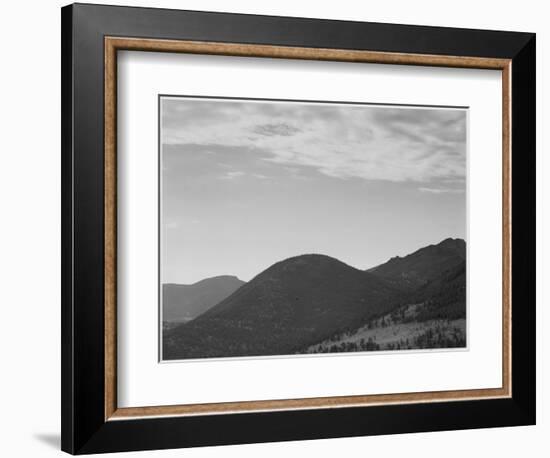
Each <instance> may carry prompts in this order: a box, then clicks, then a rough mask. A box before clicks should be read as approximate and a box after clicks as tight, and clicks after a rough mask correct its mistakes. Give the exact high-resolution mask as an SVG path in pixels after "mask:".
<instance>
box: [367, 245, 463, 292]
mask: <svg viewBox="0 0 550 458" xmlns="http://www.w3.org/2000/svg"><path fill="white" fill-rule="evenodd" d="M465 259H466V242H465V241H464V240H462V239H451V238H448V239H445V240H443V241H442V242H441V243H439V244H437V245H429V246H427V247H424V248H421V249H419V250H417V251H415V252H414V253H412V254H409V255H407V256H404V257H400V256H396V257H393V258H391V259H390V260H389V261H388V262H386V263H384V264H381V265H379V266H376V267H374V268H372V269H368V270H367V272H370V273H372V274H375V275H377V276H379V277H381V278H383V279H385V280H388V281H390V282H391V283H393V284H395V285H400V286H403V287H406V288H412V289H415V288H418V287H420V286H423V285H426V284H428V283H429V282H430V281H432V280H434V279H436V278H437V277H438V276H440V275H441V274H442V273H444V272H446V271H448V270H450V269H454V268H456V267H457V266H459V265H461V264H462V263H464V261H465Z"/></svg>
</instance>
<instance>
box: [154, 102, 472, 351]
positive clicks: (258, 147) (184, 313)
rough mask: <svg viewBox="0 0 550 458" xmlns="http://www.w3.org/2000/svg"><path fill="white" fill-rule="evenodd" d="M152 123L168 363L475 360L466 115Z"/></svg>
mask: <svg viewBox="0 0 550 458" xmlns="http://www.w3.org/2000/svg"><path fill="white" fill-rule="evenodd" d="M159 118H160V119H159V150H160V151H159V154H160V158H159V169H160V206H159V208H160V212H159V213H160V215H159V233H160V259H159V268H160V285H159V291H160V294H159V296H160V298H159V299H160V307H161V310H160V312H161V313H160V317H161V323H160V329H161V346H162V348H161V351H160V353H161V360H166V361H168V360H187V359H200V358H227V357H253V356H286V355H299V354H321V353H331V354H334V353H348V352H376V351H405V350H419V349H430V350H435V349H464V348H466V346H467V313H466V310H467V306H466V297H467V288H466V286H467V285H466V278H467V274H466V272H467V270H466V265H467V260H466V253H467V247H466V246H467V241H466V206H467V193H466V188H467V186H466V158H467V124H468V123H467V119H468V110H467V108H465V107H424V106H396V105H371V104H359V103H334V102H306V101H289V100H287V101H284V100H256V99H228V98H211V97H186V96H163V95H162V96H159Z"/></svg>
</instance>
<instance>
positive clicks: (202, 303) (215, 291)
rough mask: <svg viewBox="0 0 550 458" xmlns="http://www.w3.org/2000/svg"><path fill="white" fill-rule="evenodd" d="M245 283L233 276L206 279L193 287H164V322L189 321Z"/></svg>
mask: <svg viewBox="0 0 550 458" xmlns="http://www.w3.org/2000/svg"><path fill="white" fill-rule="evenodd" d="M244 284H245V282H244V281H242V280H239V279H238V278H237V277H234V276H231V275H222V276H219V277H213V278H206V279H204V280H201V281H199V282H197V283H194V284H192V285H177V284H173V283H166V284H164V285H162V306H163V311H162V318H163V321H187V320H191V319H193V318H195V317H197V316H199V315H200V314H202V313H204V312H206V311H207V310H208V309H210V308H211V307H213V306H214V305H216V304H218V303H220V302H221V301H222V300H224V299H225V298H226V297H228V296H229V295H231V294H232V293H234V292H235V291H236V290H237V289H239V288H240V287H241V286H242V285H244Z"/></svg>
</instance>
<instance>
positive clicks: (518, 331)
mask: <svg viewBox="0 0 550 458" xmlns="http://www.w3.org/2000/svg"><path fill="white" fill-rule="evenodd" d="M106 36H114V37H138V38H152V39H172V40H193V41H201V42H219V43H245V44H255V45H278V46H290V47H309V48H327V49H331V48H334V49H346V50H369V51H377V52H393V53H411V54H427V55H440V56H469V57H484V58H499V59H500V58H502V59H511V63H512V72H511V85H512V90H511V98H512V99H511V107H512V110H511V126H512V127H511V142H512V146H511V151H512V165H511V170H512V178H511V179H512V186H511V206H512V209H513V211H512V217H511V218H512V228H513V230H512V239H511V240H512V244H511V260H512V261H511V262H512V267H511V271H512V274H511V275H512V303H513V304H514V307H513V314H512V321H511V324H512V336H513V339H512V351H511V367H512V396H511V397H509V398H506V399H484V400H464V401H460V402H429V403H406V404H393V405H375V406H367V407H343V408H336V409H334V408H332V409H331V408H323V409H311V410H287V411H270V412H253V413H237V414H222V415H196V416H173V417H151V418H143V419H129V420H125V419H117V420H114V421H106V419H105V364H104V362H105V359H104V357H105V324H104V300H105V297H104V294H105V292H104V281H105V277H104V276H105V273H104V243H105V242H104V225H105V214H104V154H103V152H104V135H105V132H104V62H105V55H104V37H106ZM61 38H62V39H61V47H62V49H61V50H62V68H61V70H62V72H61V73H62V164H61V168H62V323H61V325H62V335H61V339H62V386H61V393H62V406H61V413H62V436H61V442H62V449H63V450H64V451H66V452H69V453H72V454H85V453H100V452H116V451H130V450H148V449H165V448H177V447H192V446H204V445H222V444H239V443H253V442H271V441H288V440H305V439H317V438H331V437H349V436H359V435H378V434H395V433H409V432H425V431H442V430H458V429H470V428H484V427H501V426H519V425H532V424H535V419H536V408H535V391H536V390H535V388H536V387H535V378H536V377H535V375H536V373H535V370H536V367H535V361H536V348H535V339H536V330H535V258H536V256H535V253H536V251H535V250H536V247H535V235H536V234H535V204H536V202H535V107H536V94H535V41H536V39H535V34H532V33H519V32H502V31H486V30H469V29H451V28H443V27H424V26H410V25H393V24H379V23H361V22H351V21H329V20H319V19H303V18H287V17H269V16H253V15H241V14H226V13H207V12H196V11H177V10H167V9H149V8H132V7H113V6H102V5H88V4H74V5H70V6H66V7H64V8H62V37H61Z"/></svg>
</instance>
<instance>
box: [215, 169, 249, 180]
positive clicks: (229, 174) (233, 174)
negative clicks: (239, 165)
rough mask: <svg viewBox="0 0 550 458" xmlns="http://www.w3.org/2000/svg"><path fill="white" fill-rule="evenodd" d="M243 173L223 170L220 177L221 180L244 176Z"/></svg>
mask: <svg viewBox="0 0 550 458" xmlns="http://www.w3.org/2000/svg"><path fill="white" fill-rule="evenodd" d="M244 175H245V173H244V172H241V171H231V172H225V173H224V174H223V175H222V176H221V178H222V180H234V179H235V178H239V177H242V176H244Z"/></svg>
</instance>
